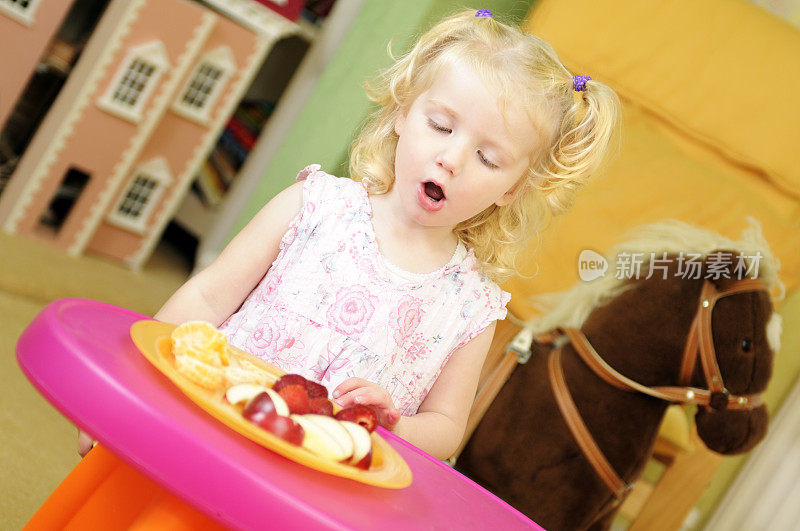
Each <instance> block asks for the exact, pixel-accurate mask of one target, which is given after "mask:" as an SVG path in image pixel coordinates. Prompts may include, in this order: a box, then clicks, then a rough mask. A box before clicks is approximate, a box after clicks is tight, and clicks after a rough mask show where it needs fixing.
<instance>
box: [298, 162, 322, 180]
mask: <svg viewBox="0 0 800 531" xmlns="http://www.w3.org/2000/svg"><path fill="white" fill-rule="evenodd" d="M320 168H322V166H320V165H319V164H309V165H308V166H306V167H305V168H303V169H302V170H300V172H299V173H298V174H297V177H295V179H297V180H298V181H305V180H306V179H307V178H308V176H309V175H313V174H315V173H317V172H318V171H319V170H320Z"/></svg>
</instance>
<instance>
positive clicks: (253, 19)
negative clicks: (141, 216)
mask: <svg viewBox="0 0 800 531" xmlns="http://www.w3.org/2000/svg"><path fill="white" fill-rule="evenodd" d="M197 1H200V2H201V3H203V4H205V5H207V6H208V7H210V8H212V9H215V10H217V11H219V12H223V13H225V14H226V15H227V16H229V17H230V18H232V19H233V20H236V21H237V22H239V23H241V24H242V25H245V26H246V27H248V28H250V29H251V30H253V31H256V32H260V33H265V34H269V33H270V32H273V31H274V22H273V21H272V19H273V18H274V16H275V14H274V13H273V12H272V11H271V10H270V9H269V8H266V7H264V6H263V5H261V4H260V3H259V2H257V1H255V0H197ZM336 2H337V0H312V1H307V2H305V6H304V9H303V11H302V12H301V15H300V17H299V18H298V20H297V21H296V25H297V28H296V30H297V31H295V32H294V33H292V34H291V35H288V36H286V37H284V38H282V39H280V40H278V41H277V42H276V43H275V45H274V46H273V48H272V50H271V51H270V52H269V54H268V56H267V57H266V59H265V60H264V63H263V64H262V66H261V68H260V70H259V72H258V74H257V75H256V77H255V79H254V81H253V83H252V85H251V86H250V88H249V90H248V91H247V94H246V95H245V96H244V97H243V98H242V100H241V102H240V104H239V106H238V107H237V109H236V110H235V111H234V113H233V116H231V118H230V120H229V121H228V123H227V125H226V127H225V129H224V131H223V132H222V134H221V135H220V137H219V139H218V140H217V143H216V146H215V148H214V149H213V151H212V152H211V153H210V155H209V157H208V158H207V160H206V161H205V162H204V164H203V165H202V167H201V170H200V171H199V172H198V175H197V179H196V180H195V182H194V184H193V185H192V188H191V191H190V193H188V194H186V197H185V199H184V201H183V203H182V204H181V206H180V208H179V209H178V211H177V212H176V214H175V217H174V219H173V223H172V224H171V225H173V226H172V227H171V230H169V231H167V232H166V233H165V238H168V239H171V240H172V241H171V243H173V244H174V245H175V246H177V247H180V248H181V249H182V251H183V252H184V253H185V254H188V255H191V258H194V255H195V254H196V253H197V250H198V248H199V247H200V246H201V244H202V241H203V240H204V239H205V238H206V237H207V236H208V235H209V234H210V233H211V232H212V231H213V229H214V227H215V226H216V225H217V224H218V223H219V222H220V221H222V219H223V218H225V217H226V216H232V215H235V214H234V213H232V212H231V208H226V204H227V203H228V202H229V196H230V194H229V191H230V189H231V187H232V186H233V184H234V182H238V181H242V180H247V181H250V182H251V183H254V182H256V181H257V180H258V178H259V177H260V175H259V174H258V173H254V172H252V171H250V172H243V171H242V170H243V169H244V167H245V163H246V162H247V161H248V159H250V158H253V157H252V155H253V153H254V152H255V151H256V150H260V151H262V152H263V151H264V149H265V146H266V145H269V143H270V142H269V140H273V141H277V140H278V135H280V133H279V132H276V131H277V130H279V129H280V128H275V127H270V128H269V131H265V130H266V129H268V128H267V125H268V124H270V123H271V121H272V116H273V113H274V111H275V109H276V107H277V106H278V102H279V101H280V102H281V105H283V102H284V100H285V99H286V96H287V92H288V91H289V85H290V82H292V81H293V78H294V77H296V76H295V74H296V73H297V72H298V69H299V68H300V66H301V64H302V63H303V61H304V59H305V58H306V56H307V53H308V51H309V49H310V48H311V46H312V44H313V43H314V42H315V40H316V39H317V38H318V36H319V34H320V32H321V31H322V28H323V25H324V24H325V23H326V20H327V18H328V16H329V14H330V13H331V12H332V7H333V6H334V4H335V3H336ZM338 2H339V3H348V2H349V3H352V0H338ZM262 135H272V137H273V138H272V139H267V140H265V139H263V138H261V137H262ZM244 186H245V187H247V186H248V184H244Z"/></svg>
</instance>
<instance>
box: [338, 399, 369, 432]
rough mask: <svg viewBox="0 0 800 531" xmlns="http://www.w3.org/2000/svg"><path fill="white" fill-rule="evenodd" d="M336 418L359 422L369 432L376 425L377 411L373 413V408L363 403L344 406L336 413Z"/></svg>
mask: <svg viewBox="0 0 800 531" xmlns="http://www.w3.org/2000/svg"><path fill="white" fill-rule="evenodd" d="M336 418H337V419H338V420H349V421H350V422H355V423H356V424H360V425H361V426H363V427H364V428H366V430H367V431H368V432H370V433H372V432H373V431H375V428H377V427H378V415H377V413H375V410H374V409H372V408H371V407H370V406H365V405H363V404H357V405H355V406H349V407H346V408H344V409H343V410H341V411H339V412H338V413H337V414H336Z"/></svg>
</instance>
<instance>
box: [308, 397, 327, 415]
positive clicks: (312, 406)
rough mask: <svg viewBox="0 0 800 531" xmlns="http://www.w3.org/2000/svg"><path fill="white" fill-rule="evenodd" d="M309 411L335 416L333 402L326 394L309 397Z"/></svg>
mask: <svg viewBox="0 0 800 531" xmlns="http://www.w3.org/2000/svg"><path fill="white" fill-rule="evenodd" d="M308 412H309V413H316V414H317V415H326V416H328V417H332V416H333V404H332V403H331V401H330V400H328V399H327V398H325V397H324V396H318V397H316V398H309V399H308Z"/></svg>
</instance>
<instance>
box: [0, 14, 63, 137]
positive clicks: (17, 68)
mask: <svg viewBox="0 0 800 531" xmlns="http://www.w3.org/2000/svg"><path fill="white" fill-rule="evenodd" d="M71 5H72V0H40V4H39V6H38V8H37V9H36V11H35V13H34V17H33V23H32V24H31V25H30V26H28V25H27V24H25V23H23V22H21V21H19V20H16V19H14V18H12V17H11V16H9V15H8V14H6V13H5V12H3V11H0V65H3V70H2V75H0V128H2V126H3V124H5V123H6V120H7V119H8V117H9V115H10V114H11V111H12V110H13V109H14V106H15V105H16V102H17V100H18V99H19V96H20V95H21V94H22V90H23V89H24V88H25V86H26V85H27V83H28V80H29V79H30V77H31V74H32V73H33V71H34V69H35V68H36V64H37V63H38V62H39V59H40V58H41V57H42V54H43V53H44V51H45V50H46V49H47V46H48V44H50V41H51V39H52V38H53V36H54V35H55V33H56V31H57V30H58V28H59V26H60V25H61V21H62V20H63V19H64V16H65V15H66V14H67V11H68V10H69V8H70V6H71Z"/></svg>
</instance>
